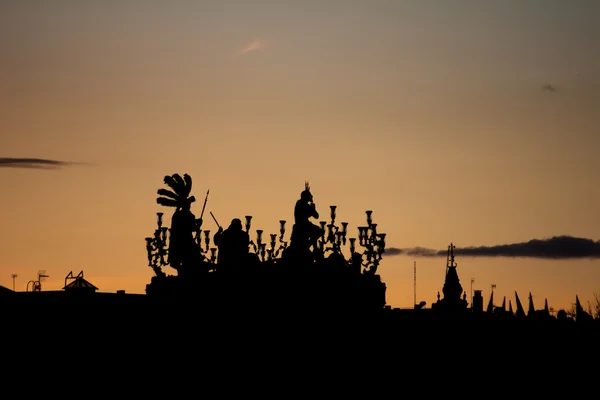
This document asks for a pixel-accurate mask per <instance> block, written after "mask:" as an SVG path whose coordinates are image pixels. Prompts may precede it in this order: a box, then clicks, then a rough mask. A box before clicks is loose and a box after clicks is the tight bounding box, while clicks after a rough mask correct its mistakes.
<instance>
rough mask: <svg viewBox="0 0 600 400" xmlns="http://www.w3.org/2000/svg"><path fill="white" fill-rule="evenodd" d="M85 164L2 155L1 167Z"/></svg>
mask: <svg viewBox="0 0 600 400" xmlns="http://www.w3.org/2000/svg"><path fill="white" fill-rule="evenodd" d="M84 164H85V163H79V162H69V161H60V160H49V159H45V158H13V157H0V168H32V169H59V168H61V167H68V166H71V165H84Z"/></svg>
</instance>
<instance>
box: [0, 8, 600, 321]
mask: <svg viewBox="0 0 600 400" xmlns="http://www.w3.org/2000/svg"><path fill="white" fill-rule="evenodd" d="M599 17H600V2H598V1H596V0H589V1H584V0H581V1H575V0H572V1H558V0H556V1H555V0H540V1H522V0H521V1H512V0H503V1H494V2H492V1H482V0H480V1H475V0H473V1H458V0H439V1H434V0H415V1H409V0H389V1H384V0H370V1H367V0H364V1H357V0H345V1H341V0H340V1H332V0H329V1H328V0H321V1H313V0H297V1H285V0H281V1H275V0H273V1H258V0H255V1H252V0H245V1H244V0H238V1H233V0H220V1H219V0H215V1H195V2H192V1H183V0H181V1H168V2H167V1H153V0H147V1H144V0H139V1H134V0H130V1H122V2H109V1H95V0H86V1H76V0H73V1H67V0H64V1H59V0H56V1H33V0H31V1H28V0H20V1H18V0H13V1H9V0H5V1H2V2H0V52H1V58H0V161H1V162H0V182H1V184H2V195H1V203H0V206H1V207H0V210H1V211H0V216H1V221H2V224H3V229H2V230H0V243H1V244H2V258H1V259H0V285H2V286H6V287H8V288H12V285H13V281H12V279H11V274H18V277H17V278H16V289H17V290H25V289H26V284H27V282H28V281H30V280H34V279H36V277H37V273H38V271H39V270H45V271H46V273H47V274H48V275H50V277H49V278H48V279H47V280H46V281H45V282H43V289H44V290H60V289H61V288H62V287H63V286H64V277H65V276H66V275H67V274H68V273H69V271H73V273H75V274H77V273H79V271H81V270H83V271H84V274H85V278H86V279H88V280H89V281H90V282H91V283H93V284H94V285H96V286H97V287H98V288H99V289H100V290H101V291H107V292H114V291H116V290H118V289H125V290H126V291H127V292H131V293H144V290H145V285H146V284H147V283H149V282H150V278H151V276H152V275H153V272H152V270H151V269H150V268H149V267H147V259H146V250H145V242H144V238H145V237H146V236H149V235H151V234H152V232H153V230H154V228H155V226H156V212H157V211H163V212H165V213H166V219H167V221H169V220H170V215H171V212H172V209H167V208H164V207H160V206H158V205H157V204H156V197H157V196H156V191H157V189H159V188H162V187H164V185H163V177H164V176H165V175H167V174H168V175H170V174H173V173H180V174H183V173H188V174H190V175H191V176H192V178H193V179H194V188H193V189H192V194H194V195H195V196H196V198H197V199H198V200H199V201H198V202H196V203H195V204H194V205H193V207H192V211H194V212H195V213H196V214H197V215H199V214H200V210H201V208H202V201H203V198H204V195H205V193H206V191H207V190H208V189H210V197H209V199H208V204H207V211H206V214H205V216H204V221H205V224H204V228H205V229H211V230H212V231H213V232H214V231H216V225H215V224H214V222H213V221H212V220H211V218H210V216H209V214H208V211H212V212H213V213H214V215H215V216H216V217H217V218H218V219H219V222H220V223H221V224H222V225H228V223H229V221H231V219H232V218H235V217H239V218H242V219H243V216H244V215H252V216H253V227H252V228H253V230H255V229H263V230H265V232H266V233H276V232H277V231H278V227H279V222H278V221H279V220H280V219H286V220H288V221H292V219H293V207H294V203H295V201H296V200H297V198H298V196H299V194H300V192H301V191H302V189H303V186H304V182H305V181H307V180H308V181H309V182H310V185H311V188H312V191H313V194H314V199H315V203H316V205H317V209H318V210H319V211H320V212H321V214H322V216H323V217H326V216H327V215H328V214H329V205H332V204H335V205H337V206H338V212H337V214H338V220H339V221H342V220H345V221H348V222H349V223H350V225H349V227H350V229H351V232H356V227H357V226H358V225H362V224H363V223H364V220H365V210H368V209H370V210H373V216H374V219H375V222H377V223H378V230H379V231H380V232H386V233H387V244H388V246H389V247H393V248H401V249H404V248H412V247H416V246H419V247H425V248H430V249H437V250H444V249H446V248H447V246H448V245H449V244H450V242H453V243H454V244H455V245H456V246H457V249H459V248H461V247H469V246H495V245H502V244H510V243H517V242H526V241H529V240H531V239H544V238H549V237H552V236H557V235H571V236H574V237H578V238H588V239H592V240H594V241H597V240H599V239H600V186H599V185H598V182H599V180H600V157H599V155H600V39H599V38H600V23H599V22H598V21H599ZM9 158H40V159H47V160H54V161H58V162H61V163H65V164H60V163H59V164H58V165H55V166H54V168H40V167H39V165H33V166H32V165H29V164H27V163H25V162H23V161H22V160H21V161H19V160H9ZM290 226H291V225H290ZM252 237H254V234H253V235H252ZM415 261H416V262H417V301H421V300H424V301H426V302H427V304H428V306H429V305H430V304H431V303H432V302H433V301H435V300H436V294H437V292H438V291H441V287H442V285H443V279H444V272H445V263H446V260H445V258H444V257H422V256H409V255H390V256H387V257H385V258H384V260H383V262H382V264H381V266H380V268H379V271H378V272H379V273H380V275H381V277H382V279H383V281H384V282H385V283H386V284H387V301H388V304H390V305H391V306H393V307H412V304H413V263H414V262H415ZM456 261H457V263H458V274H459V277H460V279H461V283H462V285H463V288H464V289H465V290H466V291H467V293H469V291H470V279H471V278H474V279H475V284H474V286H473V288H474V289H481V290H483V295H484V303H485V304H487V301H488V298H489V292H490V286H491V284H496V285H497V288H496V290H495V296H494V297H495V299H496V303H498V304H500V303H501V301H502V297H503V296H507V301H508V300H512V302H513V306H514V291H515V290H517V291H518V293H519V296H520V298H521V301H522V302H523V304H524V305H525V306H526V305H527V295H528V293H529V292H530V291H531V292H532V294H533V295H534V302H535V303H536V306H537V307H538V308H541V307H543V301H544V298H548V301H549V304H550V306H552V307H554V308H556V309H559V308H570V306H571V303H572V302H574V301H575V295H579V298H580V300H581V301H582V303H584V306H586V307H587V301H592V300H593V297H594V292H595V293H600V258H598V257H597V256H596V257H595V258H584V259H563V260H552V259H545V258H537V257H528V258H512V257H502V256H495V257H485V258H484V257H467V256H457V258H456ZM167 272H169V273H174V270H171V269H169V270H168V271H167ZM468 295H469V296H470V294H468Z"/></svg>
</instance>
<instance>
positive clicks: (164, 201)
mask: <svg viewBox="0 0 600 400" xmlns="http://www.w3.org/2000/svg"><path fill="white" fill-rule="evenodd" d="M156 202H157V203H158V204H160V205H161V206H165V207H179V206H180V203H179V202H178V201H176V200H173V199H169V198H167V197H158V198H157V199H156Z"/></svg>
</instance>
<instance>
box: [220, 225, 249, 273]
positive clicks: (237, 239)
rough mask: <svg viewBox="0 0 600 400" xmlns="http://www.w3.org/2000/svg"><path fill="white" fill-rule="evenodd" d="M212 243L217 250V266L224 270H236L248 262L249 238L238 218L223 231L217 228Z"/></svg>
mask: <svg viewBox="0 0 600 400" xmlns="http://www.w3.org/2000/svg"><path fill="white" fill-rule="evenodd" d="M214 242H215V245H216V246H217V247H218V248H219V253H218V260H217V264H218V265H220V266H223V267H224V268H225V270H231V269H237V268H239V267H241V266H242V264H244V263H247V262H248V261H249V257H248V254H249V245H250V237H249V236H248V233H247V232H246V231H244V230H243V229H242V221H241V220H240V219H239V218H234V219H233V220H232V221H231V224H230V225H229V228H227V229H225V230H223V228H222V227H219V230H218V231H217V233H216V234H215V237H214Z"/></svg>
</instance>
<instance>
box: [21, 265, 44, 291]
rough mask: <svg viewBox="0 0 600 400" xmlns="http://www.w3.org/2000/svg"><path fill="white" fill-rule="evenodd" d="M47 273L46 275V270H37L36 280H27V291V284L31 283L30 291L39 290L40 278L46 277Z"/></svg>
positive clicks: (40, 285)
mask: <svg viewBox="0 0 600 400" xmlns="http://www.w3.org/2000/svg"><path fill="white" fill-rule="evenodd" d="M48 277H49V275H46V271H45V270H44V271H42V270H40V271H39V272H38V280H37V281H29V282H27V289H26V290H27V291H29V284H30V283H31V284H32V285H31V291H33V292H41V291H42V280H43V278H48Z"/></svg>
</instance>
